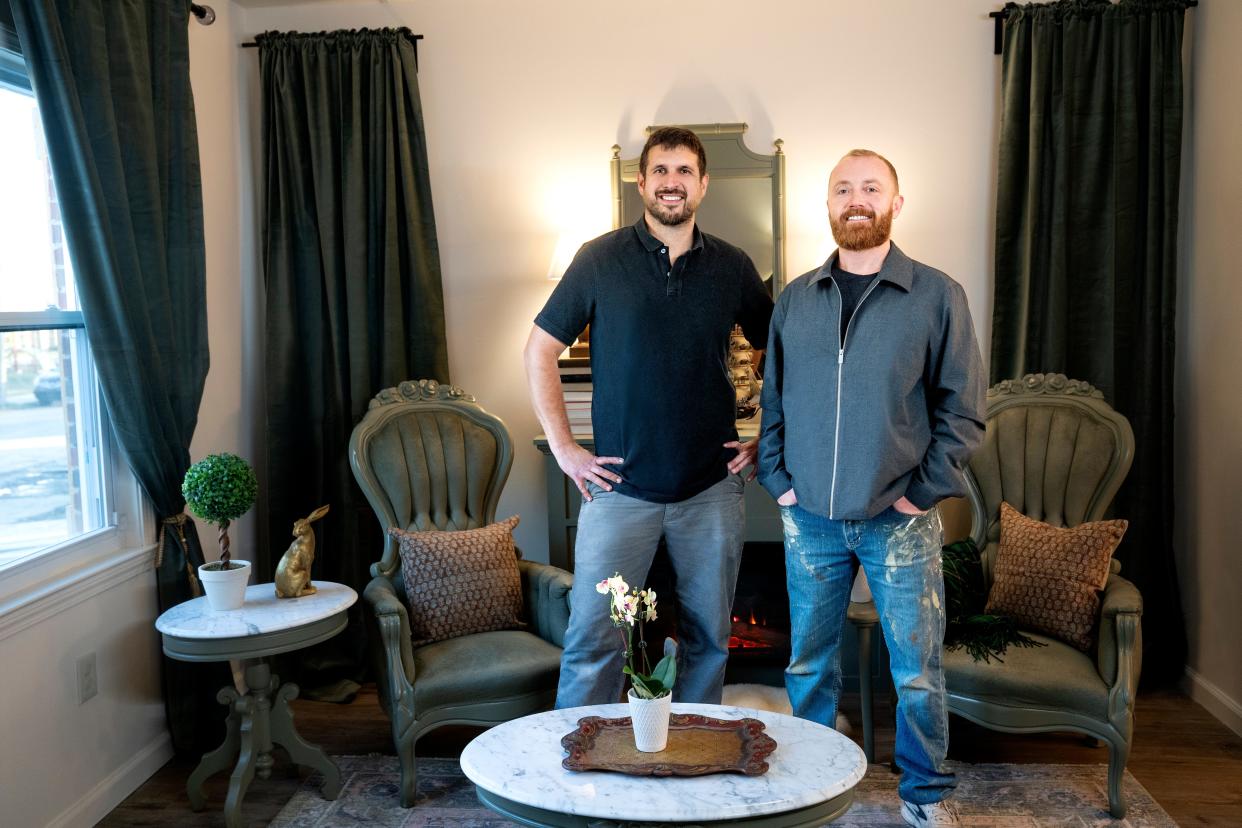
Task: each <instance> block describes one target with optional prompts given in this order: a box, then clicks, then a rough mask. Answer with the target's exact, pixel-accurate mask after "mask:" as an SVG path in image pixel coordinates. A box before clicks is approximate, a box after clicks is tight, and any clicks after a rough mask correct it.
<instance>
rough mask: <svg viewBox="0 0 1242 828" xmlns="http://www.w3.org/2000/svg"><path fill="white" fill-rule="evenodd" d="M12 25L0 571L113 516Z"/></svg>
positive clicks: (78, 322)
mask: <svg viewBox="0 0 1242 828" xmlns="http://www.w3.org/2000/svg"><path fill="white" fill-rule="evenodd" d="M3 35H4V32H3V31H2V27H0V181H3V182H4V187H3V189H0V572H3V571H4V570H5V569H6V568H9V567H11V566H13V565H14V564H16V563H18V562H21V561H24V560H28V559H30V558H31V557H33V556H36V555H39V554H40V553H43V552H47V551H50V550H54V549H58V548H64V547H65V546H66V545H68V544H71V543H72V542H74V541H79V540H81V539H82V538H84V537H86V536H89V535H91V534H92V533H97V532H98V531H99V530H103V529H107V528H109V527H110V526H111V525H112V524H113V523H114V522H115V519H114V517H113V515H114V511H115V509H114V506H113V504H112V502H111V501H112V492H111V478H112V468H111V461H110V458H109V451H108V446H109V441H108V439H107V431H106V428H105V423H104V418H103V406H102V405H101V401H100V395H99V387H98V382H97V379H96V375H95V369H94V366H93V364H92V362H91V355H90V348H89V347H88V345H87V341H86V335H85V331H84V329H83V320H82V313H81V307H80V305H79V304H78V297H77V291H76V289H75V285H74V279H73V266H72V262H71V261H70V259H69V253H68V249H67V247H66V245H65V236H64V230H63V228H62V225H61V220H60V210H59V207H58V204H57V198H56V188H55V187H54V185H53V182H52V174H51V167H50V165H49V163H48V157H47V147H46V145H45V143H44V138H43V128H42V124H41V122H40V120H39V111H38V106H37V104H36V103H35V99H34V96H33V94H32V93H31V90H30V85H29V81H28V80H27V79H26V77H25V66H24V63H23V62H22V60H21V56H20V55H18V54H16V53H15V52H14V51H13V49H12V48H11V46H12V43H11V41H8V42H6V41H5V39H4V37H3ZM6 46H9V48H5V47H6Z"/></svg>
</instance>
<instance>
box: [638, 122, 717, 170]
mask: <svg viewBox="0 0 1242 828" xmlns="http://www.w3.org/2000/svg"><path fill="white" fill-rule="evenodd" d="M652 147H660V148H661V149H666V150H674V149H678V148H679V147H685V148H686V149H688V150H690V151H691V152H693V153H694V154H695V155H697V156H698V157H699V178H702V177H703V176H704V175H706V174H707V150H705V149H703V142H702V141H700V140H699V136H697V135H695V134H694V132H693V131H691V130H688V129H686V128H685V127H675V126H667V127H660V128H659V129H657V130H655V131H653V132H652V133H651V135H649V136H648V137H647V143H646V144H644V145H643V154H642V155H640V156H638V172H639V174H640V175H646V174H647V155H648V153H650V152H651V148H652Z"/></svg>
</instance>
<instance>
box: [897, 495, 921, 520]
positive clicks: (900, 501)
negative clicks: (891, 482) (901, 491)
mask: <svg viewBox="0 0 1242 828" xmlns="http://www.w3.org/2000/svg"><path fill="white" fill-rule="evenodd" d="M893 508H894V509H896V510H897V511H898V512H901V513H902V514H903V515H910V516H911V517H913V516H915V515H925V514H927V510H926V509H920V508H919V507H918V506H915V505H914V504H913V503H911V502H910V501H909V499H907V498H906V496H905V495H902V496H901V497H899V498H897V502H896V503H894V504H893Z"/></svg>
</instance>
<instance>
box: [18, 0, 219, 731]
mask: <svg viewBox="0 0 1242 828" xmlns="http://www.w3.org/2000/svg"><path fill="white" fill-rule="evenodd" d="M11 5H12V12H13V21H14V25H15V27H16V29H17V33H18V37H19V40H20V43H21V50H22V55H23V57H24V58H25V62H26V67H27V70H28V71H29V73H30V78H31V81H32V82H33V86H34V91H35V97H36V99H37V100H38V103H39V112H40V115H41V117H42V119H43V129H44V132H45V133H46V136H47V146H48V154H49V157H50V160H51V165H52V172H53V176H54V178H55V179H56V184H57V187H56V190H57V195H58V197H59V200H60V209H61V212H62V214H63V217H64V222H65V228H66V235H67V237H68V239H67V241H68V245H69V252H70V256H71V258H72V260H73V270H74V276H75V280H76V282H77V287H78V291H79V294H80V296H81V303H82V315H83V318H84V320H85V323H86V336H87V340H88V341H89V343H90V347H91V353H92V354H93V355H94V359H95V365H96V369H97V371H98V373H99V382H100V386H101V388H102V391H103V397H104V401H105V403H106V404H107V408H108V416H109V418H110V420H111V422H112V427H113V429H114V431H115V433H116V436H117V439H118V441H119V443H120V446H121V449H122V451H123V452H124V454H125V457H126V459H127V460H128V462H129V465H130V467H131V468H132V469H133V472H134V474H135V476H136V477H137V478H138V481H139V483H140V484H141V485H142V488H143V490H144V491H145V493H146V495H147V497H148V498H149V499H150V501H151V503H152V505H153V506H154V508H155V513H156V516H157V517H158V518H159V519H160V522H161V530H160V534H159V541H160V544H161V548H160V549H159V551H158V553H157V556H158V561H159V566H158V589H159V605H160V609H161V610H163V609H165V608H167V607H170V606H173V605H175V604H178V603H180V602H181V601H184V600H186V599H188V598H190V597H193V595H194V594H196V591H197V588H198V585H197V581H196V578H195V575H194V572H195V568H196V567H197V566H198V565H199V564H201V563H202V560H203V554H202V550H201V548H200V547H199V542H198V535H197V532H196V531H195V528H194V524H193V522H191V521H190V520H188V519H186V518H185V517H184V515H183V510H184V508H185V501H184V500H183V499H182V497H181V478H182V477H183V476H184V474H185V471H186V469H187V468H188V467H189V465H190V455H189V445H190V437H191V436H192V435H193V433H194V426H195V424H196V423H197V421H198V406H199V402H200V400H201V399H202V395H203V382H204V380H205V379H206V376H207V362H208V360H207V312H206V284H205V266H204V250H203V205H202V192H201V186H200V179H199V165H198V136H197V132H196V127H195V120H194V101H193V97H192V95H191V93H190V66H189V43H188V36H187V33H186V25H187V15H188V10H189V7H188V4H187V3H180V2H168V1H167V0H11ZM165 529H167V530H168V531H164V530H165ZM152 620H154V619H152ZM213 667H214V668H215V669H212V668H213ZM217 678H218V679H219V680H217ZM227 680H228V673H227V671H226V670H223V669H222V668H220V666H219V665H206V666H204V665H189V664H183V663H179V662H173V661H169V660H167V659H165V663H164V693H165V701H166V705H167V709H168V719H169V728H170V730H171V732H172V737H173V744H174V746H175V747H176V749H177V750H179V751H195V750H201V749H202V748H203V747H204V746H207V745H209V744H210V743H211V742H212V741H213V740H217V741H218V738H219V736H220V734H222V732H223V731H222V729H221V728H220V722H221V721H222V718H221V716H222V713H223V709H222V708H221V707H220V706H219V705H218V704H216V703H215V699H214V694H215V691H216V689H218V688H219V687H220V686H222V685H223V684H225V683H227Z"/></svg>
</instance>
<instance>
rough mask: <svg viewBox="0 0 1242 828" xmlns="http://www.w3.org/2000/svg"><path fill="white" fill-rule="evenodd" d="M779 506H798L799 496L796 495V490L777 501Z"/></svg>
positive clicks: (790, 491) (791, 490) (786, 493)
mask: <svg viewBox="0 0 1242 828" xmlns="http://www.w3.org/2000/svg"><path fill="white" fill-rule="evenodd" d="M776 505H777V506H797V505H798V496H797V495H796V494H794V490H793V489H790V490H789V491H787V492H785V493H784V494H783V495H781V496H780V497H778V498H777V499H776Z"/></svg>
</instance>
